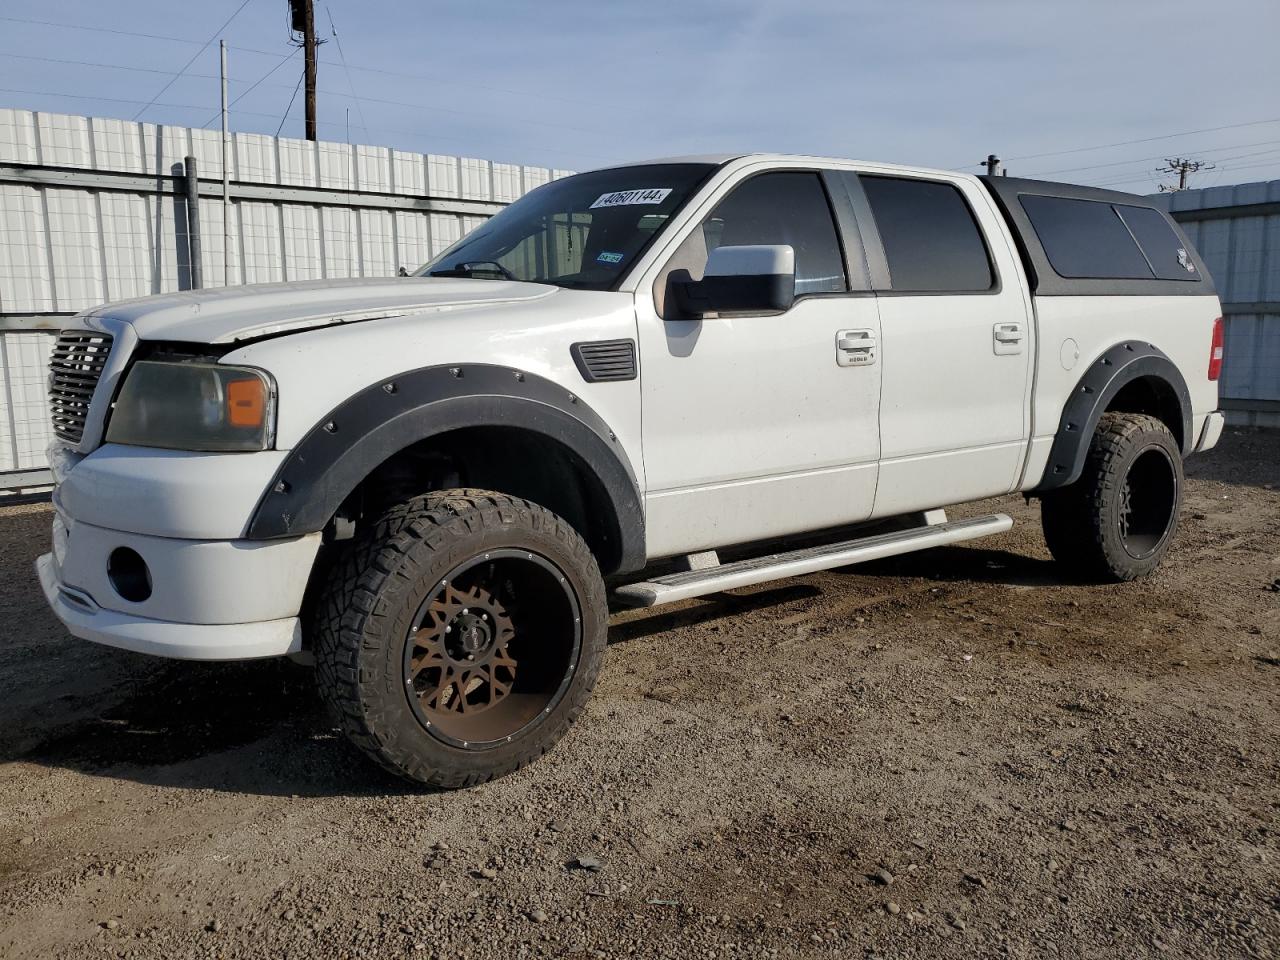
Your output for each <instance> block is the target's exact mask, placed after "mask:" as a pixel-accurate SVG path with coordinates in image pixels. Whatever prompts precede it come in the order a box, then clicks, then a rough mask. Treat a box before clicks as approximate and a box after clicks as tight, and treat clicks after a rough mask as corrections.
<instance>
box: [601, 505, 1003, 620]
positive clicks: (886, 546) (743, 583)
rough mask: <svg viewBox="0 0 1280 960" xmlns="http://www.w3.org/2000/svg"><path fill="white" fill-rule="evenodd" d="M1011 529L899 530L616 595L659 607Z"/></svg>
mask: <svg viewBox="0 0 1280 960" xmlns="http://www.w3.org/2000/svg"><path fill="white" fill-rule="evenodd" d="M1012 526H1013V520H1011V519H1010V518H1009V516H1008V515H1007V514H1003V513H993V514H991V515H990V516H986V517H973V518H971V519H969V520H953V521H948V522H946V523H938V524H933V525H931V526H923V527H914V528H912V529H910V530H897V531H894V532H893V533H882V534H879V535H878V536H874V537H863V538H862V539H860V540H845V541H842V542H840V543H828V544H825V545H824V546H821V547H807V548H805V549H803V550H792V551H789V552H787V553H775V554H772V555H770V556H766V557H755V558H753V559H750V560H738V561H735V562H734V563H726V564H723V565H720V566H714V567H709V568H705V569H701V570H687V571H684V572H682V573H673V574H670V575H668V576H665V577H657V578H656V579H653V580H643V581H640V582H638V583H628V584H625V585H624V586H621V587H618V589H617V590H615V591H614V595H615V596H616V597H617V598H618V599H619V600H621V601H622V602H623V603H626V604H630V605H631V606H634V607H656V606H658V605H659V604H663V603H675V602H676V601H677V600H687V599H689V598H690V597H700V596H703V595H704V594H708V593H718V592H720V591H721V590H732V589H734V588H735V587H749V586H751V585H752V584H756V583H765V582H767V581H769V580H781V579H784V578H786V577H798V576H800V575H801V574H805V573H813V572H814V571H817V570H830V569H831V568H833V567H844V566H848V565H849V564H853V563H862V562H863V561H866V560H879V559H880V558H881V557H892V556H896V555H898V554H900V553H911V552H912V551H915V550H925V549H927V548H929V547H941V546H945V545H947V544H949V543H959V542H960V541H962V540H974V539H976V538H978V537H986V536H990V535H991V534H993V533H1003V532H1004V531H1006V530H1008V529H1009V528H1010V527H1012Z"/></svg>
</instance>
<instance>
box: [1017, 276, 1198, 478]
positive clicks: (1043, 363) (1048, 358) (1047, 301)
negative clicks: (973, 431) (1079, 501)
mask: <svg viewBox="0 0 1280 960" xmlns="http://www.w3.org/2000/svg"><path fill="white" fill-rule="evenodd" d="M1035 306H1036V324H1037V328H1038V331H1039V351H1038V354H1037V358H1036V379H1035V393H1034V397H1033V400H1032V411H1031V412H1032V417H1031V423H1032V441H1031V451H1030V456H1029V457H1028V460H1027V469H1026V472H1025V474H1024V475H1023V483H1022V487H1023V489H1029V488H1031V487H1034V486H1036V484H1038V483H1039V482H1040V479H1041V478H1042V476H1043V475H1044V470H1045V466H1046V464H1047V462H1048V458H1049V448H1050V446H1051V445H1052V443H1053V437H1054V434H1055V433H1056V432H1057V430H1058V424H1059V421H1060V420H1061V418H1062V409H1063V406H1064V404H1065V403H1066V400H1067V397H1068V396H1069V395H1070V394H1071V391H1073V390H1074V389H1075V388H1076V385H1077V384H1078V383H1079V381H1080V378H1081V377H1082V376H1083V375H1084V372H1085V370H1086V369H1088V367H1089V365H1090V364H1092V363H1095V362H1097V360H1098V358H1099V357H1100V356H1101V355H1102V354H1103V353H1104V352H1105V351H1106V350H1107V349H1108V348H1109V347H1112V346H1114V345H1115V344H1117V343H1121V342H1123V341H1125V340H1141V341H1144V342H1146V343H1150V344H1153V345H1155V346H1156V347H1157V348H1159V349H1160V350H1161V351H1163V352H1164V353H1165V354H1166V355H1167V356H1168V357H1169V359H1170V360H1172V361H1173V363H1174V364H1175V365H1176V366H1177V368H1178V370H1179V371H1181V373H1182V376H1183V378H1184V379H1185V380H1186V381H1187V389H1188V390H1189V391H1190V393H1191V404H1192V416H1191V426H1192V442H1193V443H1194V438H1195V437H1197V436H1199V433H1200V430H1201V428H1202V427H1203V426H1204V418H1205V416H1206V415H1207V414H1209V413H1211V412H1212V411H1214V410H1216V409H1217V408H1218V384H1217V382H1215V381H1213V380H1210V379H1209V349H1210V344H1211V342H1212V339H1213V322H1214V320H1216V319H1217V318H1218V317H1219V316H1221V315H1222V308H1221V305H1220V304H1219V302H1218V298H1217V297H1214V296H1206V297H1201V296H1181V297H1179V296H1166V297H1145V296H1078V297H1073V296H1065V297H1037V298H1035Z"/></svg>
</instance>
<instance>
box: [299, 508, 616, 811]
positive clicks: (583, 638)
mask: <svg viewBox="0 0 1280 960" xmlns="http://www.w3.org/2000/svg"><path fill="white" fill-rule="evenodd" d="M340 546H341V550H340V552H339V553H338V555H337V556H336V557H334V558H333V561H332V562H331V564H330V566H329V568H328V570H327V572H326V574H325V580H324V581H322V585H321V586H320V587H319V589H318V590H317V591H316V592H315V598H316V599H315V601H314V603H313V604H312V609H311V616H310V618H309V628H310V630H311V631H312V633H311V636H312V637H314V649H315V657H316V674H317V683H318V686H319V690H320V695H321V698H322V699H323V700H324V701H325V703H326V704H327V706H328V708H329V710H330V713H331V715H332V717H333V719H334V721H335V722H336V723H337V724H338V725H339V726H340V727H341V729H342V731H343V732H344V733H345V734H346V736H347V737H348V738H349V739H350V740H351V741H352V742H353V743H354V744H355V745H356V746H357V747H359V748H360V749H361V750H362V751H364V753H366V754H368V756H369V757H371V758H372V759H373V760H374V761H376V762H377V763H379V764H380V765H382V766H383V767H385V768H386V769H387V770H389V771H391V772H392V773H395V774H397V775H399V776H401V777H405V778H407V779H409V780H413V781H415V782H417V783H422V784H427V785H430V786H434V787H443V788H458V787H466V786H471V785H474V784H477V783H483V782H486V781H489V780H492V779H494V778H495V777H500V776H503V775H504V774H507V773H510V772H512V771H514V770H517V769H519V768H520V767H523V766H525V765H526V764H528V763H529V762H530V761H532V760H535V759H537V758H538V757H540V756H542V755H543V754H544V753H546V752H547V751H548V750H550V749H551V747H552V746H553V745H554V744H555V743H556V742H557V741H558V740H559V739H560V738H561V737H562V736H563V735H564V734H565V732H566V731H567V730H568V729H569V726H570V724H572V723H573V721H574V720H575V719H577V717H578V715H579V714H580V713H581V712H582V709H583V707H584V705H585V704H586V701H587V699H588V697H589V696H590V694H591V689H592V687H593V686H594V684H595V680H596V675H597V674H598V672H599V669H600V665H601V662H602V660H603V657H604V650H605V643H606V632H607V618H608V611H607V606H606V594H605V586H604V582H603V580H602V579H601V576H600V571H599V568H598V567H597V565H596V561H595V558H594V556H593V555H592V553H591V550H590V548H589V547H588V546H587V544H586V543H585V542H584V541H583V539H582V538H581V537H580V536H579V535H578V533H577V532H576V531H575V530H574V529H573V528H572V527H570V526H569V524H568V523H566V522H565V521H564V520H563V519H561V518H560V517H558V516H556V515H555V514H553V513H552V512H551V511H549V510H547V509H545V508H543V507H540V506H538V505H537V504H535V503H530V502H529V501H527V500H520V499H517V498H515V497H509V496H506V495H505V494H500V493H493V492H490V491H485V490H473V489H459V490H445V491H437V492H432V493H429V494H425V495H422V496H418V497H414V498H412V499H410V500H407V501H406V502H404V503H399V504H396V505H394V506H391V507H388V508H386V509H385V511H384V512H383V513H382V514H381V516H379V517H378V518H377V519H376V520H375V521H373V522H372V523H369V524H368V525H367V526H366V529H365V530H364V532H362V533H359V534H358V535H357V536H356V537H355V538H354V539H353V540H351V541H348V542H347V543H346V544H341V545H340ZM512 548H514V549H518V550H521V551H525V550H528V551H533V552H535V553H536V554H538V555H539V556H540V557H542V558H545V560H547V561H550V563H551V564H553V565H554V566H555V567H556V568H558V570H559V571H560V572H562V573H563V576H564V578H565V580H566V581H567V582H568V584H569V587H570V588H571V589H572V591H573V593H574V594H575V595H576V598H577V603H578V607H579V610H580V615H581V633H580V644H579V646H578V655H577V662H576V663H575V664H574V667H573V671H572V677H571V679H570V681H569V682H568V686H567V688H565V689H564V691H563V693H562V695H561V698H560V700H559V702H558V703H556V704H555V705H554V707H552V708H551V709H550V710H549V712H547V713H546V715H545V716H542V717H541V718H540V719H539V720H537V721H536V722H535V724H534V725H533V726H532V727H531V728H530V729H528V730H527V731H526V732H522V733H521V734H520V735H518V736H516V737H514V739H511V740H510V742H507V743H504V744H501V745H499V746H493V747H490V748H488V749H483V750H476V749H461V748H459V747H457V746H454V745H450V744H449V743H446V742H444V741H443V740H441V739H439V738H437V737H435V736H433V735H432V734H431V733H430V732H428V730H427V729H426V727H425V726H424V725H423V724H422V723H421V722H420V720H419V717H418V716H417V715H415V712H414V709H413V708H412V707H411V706H410V703H409V696H408V695H407V694H406V679H405V673H404V663H405V659H404V658H405V645H406V643H407V637H408V634H409V633H410V632H411V629H412V623H413V618H414V616H415V615H416V613H417V611H418V610H419V608H420V607H421V605H422V604H423V603H424V602H425V600H426V598H428V597H429V596H430V591H431V590H432V589H433V587H434V585H436V584H438V583H439V582H440V578H441V577H442V576H444V574H445V573H446V572H448V571H450V570H452V569H454V568H455V567H457V565H458V564H460V563H465V562H466V561H467V560H468V559H469V558H472V557H477V556H482V555H484V553H485V552H486V551H499V550H503V549H508V550H509V549H512Z"/></svg>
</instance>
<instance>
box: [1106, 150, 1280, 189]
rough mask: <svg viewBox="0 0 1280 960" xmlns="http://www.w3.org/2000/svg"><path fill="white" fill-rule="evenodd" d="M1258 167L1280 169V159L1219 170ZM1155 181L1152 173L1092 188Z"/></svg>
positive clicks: (1241, 164)
mask: <svg viewBox="0 0 1280 960" xmlns="http://www.w3.org/2000/svg"><path fill="white" fill-rule="evenodd" d="M1258 167H1280V157H1276V158H1275V159H1272V160H1264V161H1262V162H1260V163H1240V164H1236V165H1234V166H1225V167H1218V170H1219V171H1222V172H1230V171H1233V170H1252V169H1256V168H1258ZM1154 180H1155V174H1154V173H1150V174H1148V175H1147V176H1144V177H1130V178H1128V179H1126V180H1107V181H1104V182H1102V183H1095V184H1092V186H1095V187H1114V186H1119V185H1121V184H1126V183H1151V182H1153V181H1154Z"/></svg>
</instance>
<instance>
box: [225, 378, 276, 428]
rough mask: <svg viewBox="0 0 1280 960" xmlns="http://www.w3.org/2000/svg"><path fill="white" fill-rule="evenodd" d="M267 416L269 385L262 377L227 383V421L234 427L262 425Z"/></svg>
mask: <svg viewBox="0 0 1280 960" xmlns="http://www.w3.org/2000/svg"><path fill="white" fill-rule="evenodd" d="M266 417H267V385H266V384H265V383H263V382H262V379H261V378H260V377H251V378H249V379H247V380H232V381H231V382H230V383H228V384H227V423H229V424H230V425H231V426H233V427H261V426H262V425H263V422H264V421H265V420H266Z"/></svg>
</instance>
